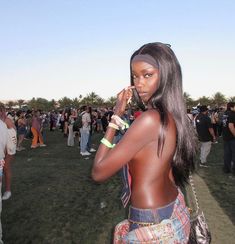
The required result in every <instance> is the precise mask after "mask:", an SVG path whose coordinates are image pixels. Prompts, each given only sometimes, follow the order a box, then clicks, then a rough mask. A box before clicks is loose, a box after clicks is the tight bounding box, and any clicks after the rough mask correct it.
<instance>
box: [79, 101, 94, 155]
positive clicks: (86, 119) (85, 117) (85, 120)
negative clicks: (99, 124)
mask: <svg viewBox="0 0 235 244" xmlns="http://www.w3.org/2000/svg"><path fill="white" fill-rule="evenodd" d="M81 116H82V128H81V129H80V135H81V139H80V153H81V155H82V156H89V155H91V153H90V152H88V151H87V143H88V140H89V135H90V126H91V117H90V114H89V108H88V106H82V107H81Z"/></svg>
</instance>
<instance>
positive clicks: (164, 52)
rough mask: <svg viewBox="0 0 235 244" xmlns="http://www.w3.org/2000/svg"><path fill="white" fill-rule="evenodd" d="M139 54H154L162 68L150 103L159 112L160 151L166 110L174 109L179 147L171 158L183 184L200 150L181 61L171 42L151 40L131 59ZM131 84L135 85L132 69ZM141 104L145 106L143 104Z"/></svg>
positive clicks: (174, 171)
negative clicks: (190, 118) (189, 107)
mask: <svg viewBox="0 0 235 244" xmlns="http://www.w3.org/2000/svg"><path fill="white" fill-rule="evenodd" d="M138 54H148V55H150V56H152V57H153V58H154V59H155V60H156V63H157V66H158V69H159V82H158V87H157V89H156V91H155V93H154V94H153V95H152V96H151V98H150V99H149V101H148V102H149V104H150V105H151V106H152V107H153V108H154V109H156V110H157V111H158V112H159V114H160V119H161V129H160V134H159V138H158V149H157V153H158V155H160V154H161V152H162V149H163V146H164V143H165V132H166V127H167V124H168V116H167V113H168V112H169V113H171V114H172V116H173V118H174V121H175V124H176V128H177V144H176V151H175V155H174V158H173V161H172V169H173V175H174V179H175V183H176V184H177V185H180V186H183V185H184V184H185V183H186V182H187V181H188V178H189V174H190V172H193V171H194V169H195V164H194V159H195V155H196V151H197V141H196V136H195V131H194V129H193V127H192V125H191V123H190V122H189V119H188V117H187V110H186V106H185V101H184V96H183V89H182V72H181V67H180V64H179V62H178V60H177V58H176V56H175V54H174V52H173V51H172V49H171V47H170V45H168V44H163V43H160V42H155V43H148V44H145V45H143V46H142V47H140V48H139V49H138V50H137V51H135V52H134V53H133V55H132V56H131V59H130V69H131V62H132V59H133V58H134V57H135V56H136V55H138ZM131 85H134V81H133V77H132V72H131ZM137 104H141V101H137ZM140 107H141V108H142V107H143V106H140Z"/></svg>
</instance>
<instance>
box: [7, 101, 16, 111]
mask: <svg viewBox="0 0 235 244" xmlns="http://www.w3.org/2000/svg"><path fill="white" fill-rule="evenodd" d="M15 105H16V102H14V101H8V102H7V103H6V108H8V109H12V107H13V106H15Z"/></svg>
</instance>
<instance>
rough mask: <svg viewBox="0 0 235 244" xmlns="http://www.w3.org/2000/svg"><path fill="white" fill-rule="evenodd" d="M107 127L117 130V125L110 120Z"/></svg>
mask: <svg viewBox="0 0 235 244" xmlns="http://www.w3.org/2000/svg"><path fill="white" fill-rule="evenodd" d="M108 127H111V128H113V129H115V130H119V127H118V126H117V125H116V124H114V123H112V122H109V125H108Z"/></svg>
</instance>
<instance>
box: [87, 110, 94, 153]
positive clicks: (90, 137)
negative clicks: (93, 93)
mask: <svg viewBox="0 0 235 244" xmlns="http://www.w3.org/2000/svg"><path fill="white" fill-rule="evenodd" d="M88 111H89V115H90V121H91V122H90V133H89V138H88V142H87V151H88V152H90V153H91V152H96V150H95V149H94V148H92V146H91V142H92V134H93V123H94V116H93V114H92V107H88Z"/></svg>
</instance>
